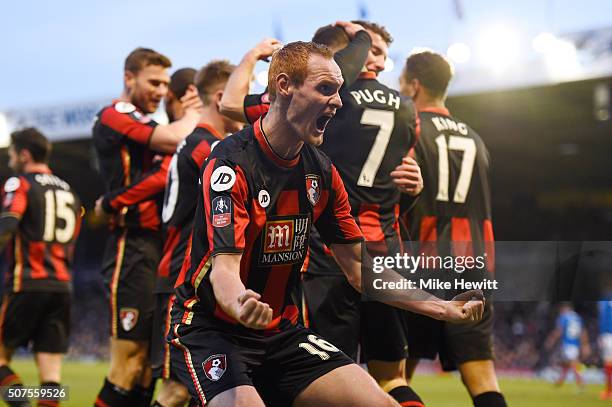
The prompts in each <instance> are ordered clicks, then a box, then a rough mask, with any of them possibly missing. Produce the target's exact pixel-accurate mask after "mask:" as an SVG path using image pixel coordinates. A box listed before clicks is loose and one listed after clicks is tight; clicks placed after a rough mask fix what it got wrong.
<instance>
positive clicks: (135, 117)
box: [93, 101, 160, 230]
mask: <svg viewBox="0 0 612 407" xmlns="http://www.w3.org/2000/svg"><path fill="white" fill-rule="evenodd" d="M156 126H157V123H156V122H155V121H153V120H152V119H151V118H150V117H148V116H146V115H144V114H143V113H142V112H140V111H139V110H137V109H136V107H135V106H134V105H133V104H131V103H127V102H120V101H115V102H113V104H112V105H110V106H107V107H105V108H103V109H102V110H101V111H100V112H99V113H98V114H97V116H96V119H95V122H94V126H93V143H94V146H95V149H96V153H97V157H98V162H99V166H100V172H101V173H102V177H103V178H104V180H105V182H106V191H107V192H111V191H119V190H121V189H122V188H125V187H128V186H129V185H130V184H132V183H133V182H135V181H136V180H138V179H142V178H143V176H144V175H145V174H146V173H147V172H149V171H151V170H154V169H155V162H154V158H155V156H156V154H157V153H156V152H154V151H153V150H151V149H150V148H149V142H150V139H151V135H152V134H153V130H154V129H155V127H156ZM159 212H160V210H159V206H158V203H156V202H155V201H154V200H147V201H143V202H140V203H138V204H135V205H131V206H128V207H124V208H123V209H122V210H120V211H119V212H117V214H116V215H115V216H114V217H113V221H112V222H111V227H127V228H138V229H149V230H159V227H160V219H159Z"/></svg>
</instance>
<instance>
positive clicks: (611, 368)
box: [604, 363, 612, 392]
mask: <svg viewBox="0 0 612 407" xmlns="http://www.w3.org/2000/svg"><path fill="white" fill-rule="evenodd" d="M604 372H605V374H606V390H607V391H609V392H612V363H608V364H606V365H605V366H604Z"/></svg>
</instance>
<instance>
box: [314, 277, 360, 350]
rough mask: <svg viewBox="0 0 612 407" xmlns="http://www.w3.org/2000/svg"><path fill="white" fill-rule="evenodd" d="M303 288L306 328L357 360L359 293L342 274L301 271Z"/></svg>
mask: <svg viewBox="0 0 612 407" xmlns="http://www.w3.org/2000/svg"><path fill="white" fill-rule="evenodd" d="M302 288H303V292H304V296H305V303H306V307H307V309H308V313H307V314H308V327H309V328H310V329H312V330H313V331H315V332H316V333H318V334H319V335H321V336H322V337H323V338H325V339H326V340H328V341H330V342H331V343H333V344H334V345H336V346H337V347H338V348H339V349H340V350H341V351H342V352H344V353H345V354H346V355H347V356H349V357H350V358H351V359H353V360H355V361H356V360H357V355H358V352H359V338H360V337H361V295H360V294H359V293H358V292H357V291H356V290H355V289H354V288H353V287H352V286H351V285H350V284H349V283H348V281H347V279H346V277H344V275H343V274H341V275H312V274H308V273H304V274H303V278H302ZM332 293H333V295H331V294H332Z"/></svg>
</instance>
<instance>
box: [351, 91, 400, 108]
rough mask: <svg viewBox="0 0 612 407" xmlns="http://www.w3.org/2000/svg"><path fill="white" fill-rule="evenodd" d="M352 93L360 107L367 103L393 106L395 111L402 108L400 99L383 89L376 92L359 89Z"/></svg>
mask: <svg viewBox="0 0 612 407" xmlns="http://www.w3.org/2000/svg"><path fill="white" fill-rule="evenodd" d="M350 93H351V96H352V97H353V99H355V103H357V104H358V105H361V104H363V103H367V104H368V105H372V104H374V105H375V104H379V105H383V106H391V107H392V108H394V109H395V110H399V108H400V97H399V96H398V95H397V94H394V93H392V92H389V91H385V90H382V89H375V90H374V91H371V90H370V89H357V90H352V91H351V92H350Z"/></svg>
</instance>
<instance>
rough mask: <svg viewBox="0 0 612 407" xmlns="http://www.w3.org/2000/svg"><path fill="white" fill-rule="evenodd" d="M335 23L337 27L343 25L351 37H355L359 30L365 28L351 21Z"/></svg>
mask: <svg viewBox="0 0 612 407" xmlns="http://www.w3.org/2000/svg"><path fill="white" fill-rule="evenodd" d="M334 25H335V26H337V27H342V28H343V29H344V31H346V34H347V35H348V36H349V37H350V38H353V37H354V36H355V35H356V34H357V33H358V32H359V31H362V30H365V28H363V26H361V25H359V24H355V23H351V22H350V21H336V22H335V23H334Z"/></svg>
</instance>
